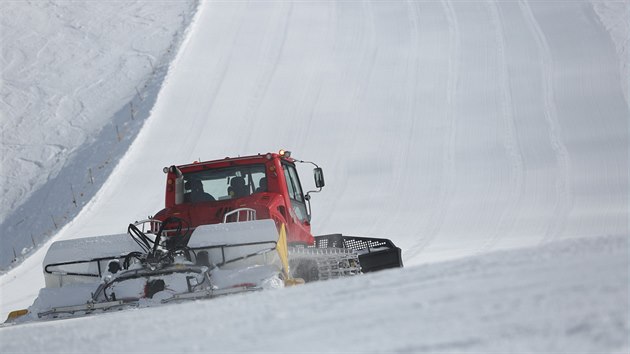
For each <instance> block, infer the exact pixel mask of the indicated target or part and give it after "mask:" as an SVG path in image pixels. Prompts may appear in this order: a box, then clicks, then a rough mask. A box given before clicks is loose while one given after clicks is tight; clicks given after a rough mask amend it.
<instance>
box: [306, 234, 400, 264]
mask: <svg viewBox="0 0 630 354" xmlns="http://www.w3.org/2000/svg"><path fill="white" fill-rule="evenodd" d="M315 247H317V248H343V249H349V250H354V251H355V252H356V253H357V254H358V255H359V262H360V264H361V272H363V273H369V272H375V271H379V270H383V269H389V268H402V266H403V261H402V252H401V250H400V248H398V247H396V245H394V243H393V242H392V241H391V240H388V239H385V238H371V237H359V236H344V235H342V234H330V235H321V236H315Z"/></svg>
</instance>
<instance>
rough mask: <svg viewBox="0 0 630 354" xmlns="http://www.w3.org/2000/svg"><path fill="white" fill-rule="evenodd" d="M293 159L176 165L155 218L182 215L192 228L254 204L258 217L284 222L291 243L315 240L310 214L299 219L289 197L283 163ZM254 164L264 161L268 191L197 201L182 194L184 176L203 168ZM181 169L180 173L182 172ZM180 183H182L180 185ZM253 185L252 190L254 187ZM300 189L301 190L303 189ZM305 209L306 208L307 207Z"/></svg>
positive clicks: (266, 157)
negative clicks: (161, 207) (163, 200)
mask: <svg viewBox="0 0 630 354" xmlns="http://www.w3.org/2000/svg"><path fill="white" fill-rule="evenodd" d="M293 161H294V160H293V159H291V158H286V157H282V156H280V155H278V154H273V153H270V154H266V155H257V156H248V157H239V158H225V159H223V160H214V161H206V162H199V163H193V164H189V165H182V166H177V169H174V168H173V167H171V168H169V171H168V173H167V178H166V194H165V208H164V209H162V210H161V211H159V212H158V213H157V214H156V215H155V218H156V219H158V220H162V221H164V220H165V219H166V218H168V217H172V216H174V217H179V218H181V219H184V220H186V221H187V222H188V223H189V224H190V226H191V228H194V227H197V226H199V225H205V224H218V223H222V222H223V219H224V215H225V214H226V213H228V212H230V211H232V210H235V209H238V208H251V209H254V210H256V217H257V219H273V220H274V221H275V222H276V226H278V228H280V225H282V224H285V225H286V227H287V240H288V242H289V243H302V244H309V245H310V244H313V242H314V239H313V235H312V234H311V226H310V223H309V221H308V218H305V216H304V215H302V217H301V219H302V220H300V218H299V217H298V216H297V215H296V211H295V210H294V207H295V205H296V201H294V200H292V199H291V198H290V197H289V195H290V193H289V191H288V187H287V178H285V173H284V172H283V165H285V166H284V168H291V167H290V166H292V167H293V168H294V167H295V166H294V163H293ZM254 165H257V166H261V165H264V170H265V172H264V173H265V177H266V181H267V188H266V190H265V191H258V192H253V193H251V194H250V195H245V196H241V197H237V196H236V195H234V196H233V197H232V198H229V197H223V198H229V199H223V200H208V201H198V202H191V201H185V199H184V198H183V196H182V195H181V194H182V193H183V191H184V187H183V185H182V183H184V182H183V178H184V177H183V176H191V175H194V174H195V173H204V171H210V170H217V169H225V168H230V167H234V168H239V167H243V166H254ZM180 172H181V175H179V173H180ZM178 175H179V176H178ZM178 178H179V180H178ZM249 182H250V184H251V183H253V181H252V179H251V177H250V179H249ZM178 183H179V185H180V187H178ZM259 183H260V182H259ZM298 183H299V181H298ZM254 186H255V185H254ZM254 186H251V187H254ZM226 187H227V186H226ZM178 188H179V189H178ZM251 189H252V190H253V188H251ZM300 189H301V188H300ZM300 193H302V192H301V191H300ZM178 194H179V195H178ZM293 194H295V192H294V193H293ZM299 197H301V198H302V200H303V197H304V196H303V195H300V196H299ZM213 198H214V197H213ZM296 198H298V197H296ZM178 199H179V200H178ZM292 203H293V204H292ZM304 210H306V208H305V207H304ZM230 221H231V220H230V218H228V220H227V222H230Z"/></svg>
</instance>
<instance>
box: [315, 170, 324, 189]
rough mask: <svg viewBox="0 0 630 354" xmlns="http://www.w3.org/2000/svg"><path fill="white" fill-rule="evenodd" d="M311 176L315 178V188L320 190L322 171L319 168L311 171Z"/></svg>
mask: <svg viewBox="0 0 630 354" xmlns="http://www.w3.org/2000/svg"><path fill="white" fill-rule="evenodd" d="M313 175H314V176H315V187H317V188H322V187H323V186H324V184H325V183H324V171H323V170H322V169H321V167H317V168H315V169H313Z"/></svg>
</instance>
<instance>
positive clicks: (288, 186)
mask: <svg viewBox="0 0 630 354" xmlns="http://www.w3.org/2000/svg"><path fill="white" fill-rule="evenodd" d="M296 163H308V164H312V165H313V166H315V168H314V170H313V175H314V179H315V186H316V188H318V190H316V191H310V192H307V193H304V191H303V189H302V184H301V183H300V178H299V176H298V173H297V169H296V165H295V164H296ZM164 172H165V173H166V174H167V178H166V198H165V208H164V209H162V210H161V211H160V212H158V213H157V214H156V215H155V219H157V220H160V221H167V222H168V220H169V219H171V222H170V224H168V225H166V229H169V228H171V229H173V228H175V229H177V226H180V227H181V226H182V225H183V226H185V227H187V228H191V229H194V228H196V227H198V226H200V225H210V224H227V223H233V222H246V221H253V220H261V219H271V220H273V221H274V223H275V225H276V227H277V229H278V230H280V229H281V227H282V225H284V226H285V227H286V235H287V242H288V245H289V260H290V263H291V265H292V267H291V269H292V273H293V276H295V277H298V278H303V279H305V280H306V281H312V280H318V279H324V278H325V279H328V278H334V277H338V276H342V275H347V274H356V273H358V272H359V271H358V270H359V269H360V272H364V273H365V272H371V271H376V270H381V269H386V268H394V267H402V258H401V250H400V248H398V247H396V246H394V244H393V243H392V242H391V241H390V240H388V239H379V238H366V237H355V236H343V235H341V234H331V235H322V236H316V237H313V235H312V233H311V208H310V199H311V193H314V192H319V191H321V189H322V187H324V175H323V171H322V169H321V168H320V167H319V166H317V165H316V164H315V163H312V162H308V161H302V160H296V159H294V158H292V157H291V153H290V152H289V151H284V150H280V151H279V153H267V154H258V155H254V156H246V157H237V158H225V159H221V160H213V161H205V162H194V163H192V164H188V165H181V166H171V167H165V168H164ZM173 218H174V220H176V221H175V223H173V221H172V219H173ZM176 224H177V225H176ZM179 224H182V225H179ZM232 241H233V242H234V243H239V242H240V240H239V239H238V238H237V237H236V236H235V237H234V238H233V240H232ZM335 252H338V254H344V255H347V258H348V259H350V262H349V263H350V264H353V265H355V266H353V267H350V268H352V269H344V268H343V267H341V268H340V267H338V266H337V264H339V263H340V262H339V259H338V258H339V256H338V255H337V256H334V257H331V256H330V255H331V254H334V253H335ZM347 261H348V260H347V259H346V260H341V263H344V262H346V263H348V262H347ZM331 263H333V264H331ZM335 268H336V269H335Z"/></svg>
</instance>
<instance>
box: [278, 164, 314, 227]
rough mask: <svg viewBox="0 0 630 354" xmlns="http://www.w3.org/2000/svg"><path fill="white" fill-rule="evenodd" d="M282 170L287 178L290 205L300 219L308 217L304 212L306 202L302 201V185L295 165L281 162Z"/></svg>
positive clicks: (303, 219)
mask: <svg viewBox="0 0 630 354" xmlns="http://www.w3.org/2000/svg"><path fill="white" fill-rule="evenodd" d="M282 169H283V170H284V178H285V179H286V180H287V190H288V191H289V198H290V199H291V207H292V208H293V211H294V212H295V215H296V216H297V218H298V219H299V220H300V221H305V220H307V219H308V214H307V212H306V204H305V203H304V194H302V187H301V186H300V180H299V179H298V175H297V172H296V171H295V167H293V166H290V165H285V164H282Z"/></svg>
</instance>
